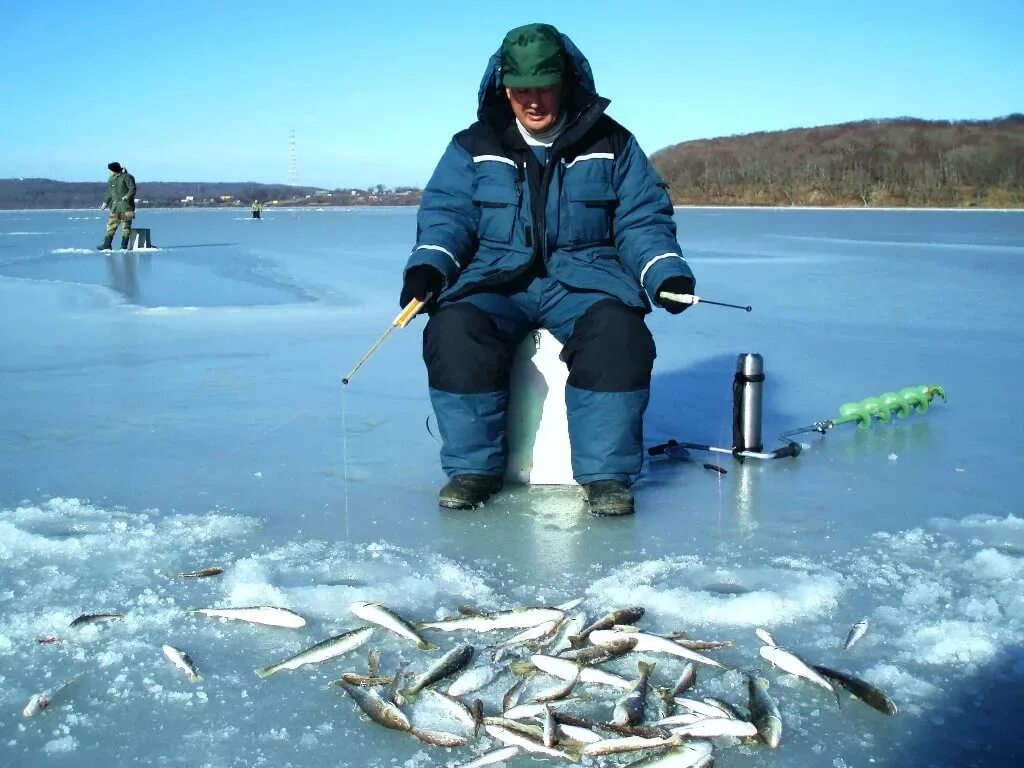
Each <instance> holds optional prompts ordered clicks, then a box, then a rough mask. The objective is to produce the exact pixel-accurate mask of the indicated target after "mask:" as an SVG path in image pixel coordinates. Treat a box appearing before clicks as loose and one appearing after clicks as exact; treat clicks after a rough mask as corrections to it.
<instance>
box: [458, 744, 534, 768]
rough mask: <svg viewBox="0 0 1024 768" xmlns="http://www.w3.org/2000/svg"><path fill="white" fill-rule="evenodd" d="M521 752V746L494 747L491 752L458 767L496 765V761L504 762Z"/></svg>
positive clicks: (476, 767) (471, 767)
mask: <svg viewBox="0 0 1024 768" xmlns="http://www.w3.org/2000/svg"><path fill="white" fill-rule="evenodd" d="M517 754H519V747H502V748H501V749H493V750H491V751H490V752H485V753H484V754H482V755H480V757H478V758H476V760H470V761H469V762H468V763H463V764H462V765H460V766H458V768H484V766H486V765H494V764H495V763H503V762H505V761H506V760H508V759H510V758H512V757H515V756H516V755H517Z"/></svg>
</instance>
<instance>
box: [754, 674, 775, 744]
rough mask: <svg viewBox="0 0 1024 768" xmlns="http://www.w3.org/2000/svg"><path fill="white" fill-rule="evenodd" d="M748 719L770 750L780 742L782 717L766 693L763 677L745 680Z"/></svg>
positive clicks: (766, 684) (766, 685)
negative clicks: (748, 710) (747, 695)
mask: <svg viewBox="0 0 1024 768" xmlns="http://www.w3.org/2000/svg"><path fill="white" fill-rule="evenodd" d="M747 692H748V694H749V706H750V719H751V720H752V721H753V723H754V726H755V727H756V728H757V733H758V735H760V737H761V739H762V740H763V741H764V743H765V744H767V745H768V746H769V747H771V748H772V749H775V748H777V747H778V746H779V742H780V741H782V715H781V714H779V708H778V706H777V705H776V704H775V700H774V699H773V698H772V697H771V696H770V695H769V693H768V681H767V680H765V679H764V678H763V677H749V678H747Z"/></svg>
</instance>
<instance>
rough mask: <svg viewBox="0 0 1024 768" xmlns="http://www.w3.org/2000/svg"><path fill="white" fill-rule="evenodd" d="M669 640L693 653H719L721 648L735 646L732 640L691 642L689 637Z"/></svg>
mask: <svg viewBox="0 0 1024 768" xmlns="http://www.w3.org/2000/svg"><path fill="white" fill-rule="evenodd" d="M669 639H670V640H673V641H674V642H676V643H679V645H681V646H683V648H689V649H690V650H691V651H717V650H719V649H720V648H732V647H733V645H735V643H733V641H732V640H690V639H689V638H688V637H670V638H669Z"/></svg>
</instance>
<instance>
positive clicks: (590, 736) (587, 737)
mask: <svg viewBox="0 0 1024 768" xmlns="http://www.w3.org/2000/svg"><path fill="white" fill-rule="evenodd" d="M552 719H554V721H555V724H556V726H557V727H558V733H560V734H562V735H563V736H565V738H567V739H570V740H571V741H576V742H579V743H580V744H596V743H597V742H599V741H601V740H602V737H601V736H599V735H598V734H596V733H594V732H593V731H592V730H590V729H589V728H581V727H580V726H578V725H569V724H568V723H559V722H558V718H557V717H554V715H552Z"/></svg>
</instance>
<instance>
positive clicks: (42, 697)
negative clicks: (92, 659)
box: [21, 675, 81, 717]
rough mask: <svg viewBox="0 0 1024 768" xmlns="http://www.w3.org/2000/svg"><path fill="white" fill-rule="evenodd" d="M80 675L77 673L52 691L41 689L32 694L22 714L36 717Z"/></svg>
mask: <svg viewBox="0 0 1024 768" xmlns="http://www.w3.org/2000/svg"><path fill="white" fill-rule="evenodd" d="M80 676H81V675H75V676H74V677H72V678H71V679H69V680H66V681H65V682H63V683H61V684H60V685H58V686H57V687H56V688H54V689H53V690H52V691H49V692H47V691H41V692H39V693H34V694H32V697H31V698H30V699H29V700H28V703H27V704H26V705H25V707H24V709H22V710H21V714H22V715H24V716H25V717H34V716H35V715H38V714H39V713H40V712H42V711H43V710H44V709H46V708H47V707H48V706H50V705H51V704H52V703H53V700H54V699H55V698H56V697H57V695H58V694H59V693H60V692H61V691H63V690H64V689H65V688H67V687H68V686H69V685H71V684H72V683H73V682H75V680H77V679H78V678H79V677H80Z"/></svg>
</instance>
